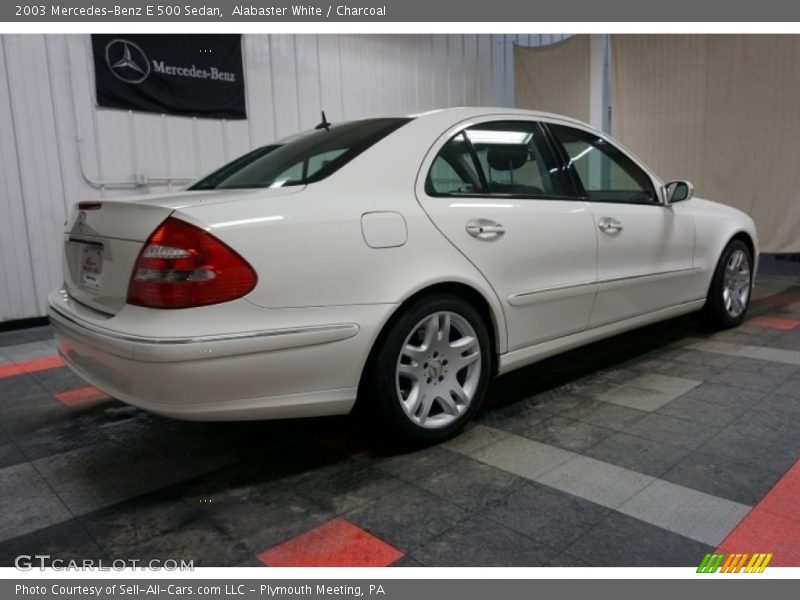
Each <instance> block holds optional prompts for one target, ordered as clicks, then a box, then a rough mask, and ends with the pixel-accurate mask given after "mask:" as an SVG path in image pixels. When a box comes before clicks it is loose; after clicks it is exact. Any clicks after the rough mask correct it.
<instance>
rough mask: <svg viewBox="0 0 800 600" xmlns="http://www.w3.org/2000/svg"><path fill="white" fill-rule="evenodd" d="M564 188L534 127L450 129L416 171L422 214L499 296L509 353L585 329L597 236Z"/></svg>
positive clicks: (522, 123)
mask: <svg viewBox="0 0 800 600" xmlns="http://www.w3.org/2000/svg"><path fill="white" fill-rule="evenodd" d="M569 186H570V184H569V181H568V179H567V177H566V176H565V173H564V171H563V164H561V163H559V162H558V161H557V159H556V158H555V155H554V153H553V152H552V144H551V142H550V141H549V140H548V138H547V134H546V132H545V130H544V129H543V128H542V127H541V126H540V125H539V124H538V123H536V122H535V121H527V120H518V119H517V120H494V121H491V120H488V121H483V122H481V121H478V122H473V123H472V124H470V125H469V126H466V127H464V128H461V129H459V128H454V129H452V130H451V131H449V132H448V133H447V134H446V135H445V136H443V137H442V138H440V140H439V142H437V144H436V145H434V147H433V148H432V150H431V152H430V154H429V156H428V157H427V159H426V161H425V163H423V167H422V172H421V177H420V181H419V182H418V187H417V196H418V199H419V201H420V204H421V205H422V207H423V208H424V210H425V211H426V212H427V214H428V215H429V217H430V218H431V219H432V220H433V222H434V224H435V225H436V226H437V228H438V229H439V230H440V231H441V232H442V233H443V234H444V235H445V236H446V237H447V238H448V239H449V240H450V242H451V243H453V244H454V245H455V246H456V247H457V248H458V249H459V250H460V251H461V252H462V253H463V254H464V256H466V257H467V259H469V260H470V261H471V262H472V263H473V264H474V265H475V266H476V267H477V268H478V269H479V270H480V272H481V273H482V274H483V275H484V277H485V278H486V279H487V280H488V282H489V283H490V285H491V286H492V287H493V289H494V290H495V292H496V293H497V295H498V297H499V298H500V301H501V302H502V304H503V308H504V311H505V316H506V324H507V330H508V344H509V350H515V349H518V348H522V347H525V346H528V345H531V344H535V343H537V342H542V341H545V340H549V339H553V338H556V337H559V336H563V335H567V334H570V333H574V332H577V331H581V330H583V329H585V328H586V327H587V324H588V321H589V315H590V312H591V307H592V303H593V299H594V293H595V287H596V286H595V279H596V270H595V269H596V265H595V261H596V244H597V239H596V238H597V234H596V232H595V227H594V217H593V215H592V212H591V210H590V208H589V204H588V202H586V201H576V200H575V199H574V197H572V198H571V197H570V187H569Z"/></svg>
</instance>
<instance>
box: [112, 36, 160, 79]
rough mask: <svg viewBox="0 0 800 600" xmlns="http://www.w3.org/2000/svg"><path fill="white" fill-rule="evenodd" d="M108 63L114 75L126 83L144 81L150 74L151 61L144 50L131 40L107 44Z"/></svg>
mask: <svg viewBox="0 0 800 600" xmlns="http://www.w3.org/2000/svg"><path fill="white" fill-rule="evenodd" d="M106 64H107V65H108V69H109V70H110V71H111V73H113V75H114V77H116V78H117V79H119V80H121V81H124V82H125V83H142V82H143V81H144V80H145V79H147V76H148V75H150V61H149V60H147V55H146V54H145V53H144V51H143V50H142V49H141V48H140V47H139V46H137V45H136V44H134V43H133V42H131V41H129V40H123V39H115V40H111V41H110V42H108V44H106Z"/></svg>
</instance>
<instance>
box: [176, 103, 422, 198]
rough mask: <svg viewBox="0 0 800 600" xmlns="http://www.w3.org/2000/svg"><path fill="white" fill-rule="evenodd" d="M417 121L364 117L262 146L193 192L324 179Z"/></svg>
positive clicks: (201, 182)
mask: <svg viewBox="0 0 800 600" xmlns="http://www.w3.org/2000/svg"><path fill="white" fill-rule="evenodd" d="M410 120H411V119H364V120H361V121H351V122H349V123H342V124H341V125H334V126H331V128H330V130H325V129H320V130H317V131H313V132H311V133H306V134H304V135H300V136H297V137H294V138H291V139H290V140H289V141H287V142H286V143H284V144H280V143H277V144H272V145H270V146H264V147H262V148H257V149H256V150H253V151H251V152H248V153H247V154H245V155H243V156H240V157H239V158H237V159H236V160H234V161H232V162H230V163H228V164H227V165H225V166H224V167H222V168H220V169H217V170H216V171H214V172H213V173H211V175H208V176H207V177H204V178H203V179H201V180H200V181H198V182H197V183H195V184H194V185H193V186H192V187H190V188H189V189H190V190H214V189H234V188H263V187H285V186H289V185H306V184H308V183H314V182H315V181H320V180H321V179H324V178H325V177H328V176H329V175H331V174H332V173H335V172H336V171H337V170H339V169H340V168H342V167H343V166H344V165H345V164H347V163H348V162H350V161H351V160H353V159H354V158H355V157H356V156H358V155H359V154H361V153H362V152H364V150H366V149H367V148H369V147H370V146H372V145H373V144H375V143H376V142H378V141H379V140H381V139H383V138H384V137H386V136H387V135H389V134H390V133H392V132H393V131H395V130H396V129H398V128H399V127H401V126H402V125H404V124H406V123H408V122H409V121H410Z"/></svg>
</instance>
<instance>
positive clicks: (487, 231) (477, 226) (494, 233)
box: [466, 219, 506, 240]
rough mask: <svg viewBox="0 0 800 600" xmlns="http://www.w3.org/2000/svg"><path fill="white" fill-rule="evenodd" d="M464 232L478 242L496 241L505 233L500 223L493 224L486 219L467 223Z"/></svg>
mask: <svg viewBox="0 0 800 600" xmlns="http://www.w3.org/2000/svg"><path fill="white" fill-rule="evenodd" d="M466 230H467V233H468V234H470V235H471V236H472V237H476V238H478V239H479V240H491V239H496V238H498V237H500V236H501V235H503V234H504V233H505V232H506V230H505V227H503V226H502V225H501V224H500V223H495V222H494V221H490V220H488V219H472V220H471V221H467V226H466Z"/></svg>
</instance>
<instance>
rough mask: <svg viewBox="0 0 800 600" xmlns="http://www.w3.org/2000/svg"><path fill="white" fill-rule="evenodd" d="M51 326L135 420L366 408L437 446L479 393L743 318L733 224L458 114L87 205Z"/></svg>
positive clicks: (559, 142) (309, 142)
mask: <svg viewBox="0 0 800 600" xmlns="http://www.w3.org/2000/svg"><path fill="white" fill-rule="evenodd" d="M64 246H65V252H66V258H65V282H64V286H63V288H62V289H59V290H57V291H55V292H54V293H53V294H51V296H50V311H49V315H50V319H51V322H52V325H53V327H54V329H55V331H56V335H57V336H58V339H59V342H60V353H61V355H62V356H63V358H64V360H65V361H66V363H67V364H68V365H69V366H70V367H72V369H73V370H75V371H76V372H77V373H78V374H79V375H80V376H81V377H83V378H84V379H85V380H86V381H88V382H90V383H91V384H93V385H95V386H96V387H98V388H100V389H101V390H103V391H105V392H107V393H108V394H110V395H112V396H113V397H115V398H118V399H120V400H122V401H123V402H127V403H129V404H132V405H134V406H138V407H141V408H143V409H145V410H148V411H152V412H155V413H159V414H162V415H167V416H171V417H177V418H183V419H203V420H234V419H271V418H284V417H305V416H318V415H333V414H343V413H347V412H349V411H351V410H352V409H353V407H354V405H355V403H356V400H358V401H359V403H363V404H364V405H365V407H366V408H368V409H371V410H372V411H373V414H374V415H375V417H376V419H377V420H379V421H380V422H381V423H382V424H383V425H384V426H386V427H387V428H388V430H389V431H391V432H392V433H394V434H395V435H397V436H400V437H401V438H404V439H406V440H415V441H436V440H441V439H445V438H447V437H449V436H452V435H453V434H455V433H456V432H457V431H458V430H459V429H460V428H461V427H462V426H463V425H464V424H465V423H466V421H468V420H469V419H470V418H471V417H472V416H473V415H474V413H475V411H476V410H477V409H478V407H479V404H480V400H481V397H482V396H483V394H484V391H485V390H486V387H487V385H488V383H489V379H490V378H491V377H492V376H493V375H496V374H502V373H507V372H509V371H511V370H513V369H517V368H519V367H522V366H525V365H529V364H531V363H533V362H535V361H537V360H540V359H542V358H544V357H547V356H551V355H553V354H556V353H558V352H561V351H564V350H567V349H570V348H574V347H576V346H580V345H582V344H586V343H589V342H593V341H596V340H599V339H601V338H604V337H608V336H611V335H614V334H618V333H620V332H622V331H625V330H629V329H632V328H635V327H639V326H642V325H646V324H649V323H653V322H656V321H660V320H663V319H669V318H671V317H675V316H677V315H682V314H685V313H690V312H692V311H698V310H701V309H702V310H703V311H704V312H705V314H706V316H707V318H708V319H709V320H710V321H711V322H713V323H714V324H715V325H717V326H720V327H731V326H735V325H738V324H739V323H741V322H742V319H743V317H744V314H745V311H746V310H747V307H748V304H749V300H750V292H751V287H752V282H753V276H754V272H755V266H756V263H757V258H758V242H757V238H756V230H755V227H754V225H753V221H752V220H751V219H750V218H749V217H748V216H747V215H745V214H743V213H742V212H740V211H738V210H735V209H733V208H730V207H728V206H725V205H722V204H716V203H714V202H710V201H708V200H701V199H699V198H694V197H693V189H692V186H691V184H689V183H688V182H685V181H677V182H672V183H669V184H666V185H665V184H664V183H663V182H662V180H661V179H659V177H658V176H657V175H656V174H655V173H653V172H652V171H651V170H650V169H649V168H648V167H647V166H646V165H644V164H643V163H642V162H641V161H639V160H638V159H637V158H636V157H635V156H633V155H632V154H631V153H630V152H628V151H627V150H625V149H624V148H622V147H621V146H620V145H619V144H618V143H616V142H615V141H613V140H612V139H611V138H609V137H608V136H606V135H605V134H603V133H601V132H599V131H595V130H594V129H592V128H590V127H588V126H587V125H585V124H583V123H580V122H578V121H575V120H572V119H569V118H566V117H560V116H557V115H552V114H544V113H537V112H530V111H522V110H512V109H485V108H484V109H479V108H455V109H448V110H441V111H434V112H429V113H425V114H421V115H414V116H410V117H402V118H378V119H364V120H359V121H351V122H347V123H341V124H336V125H331V124H329V123H327V122H325V121H324V119H323V123H322V124H321V126H320V127H318V128H317V129H316V130H314V131H311V132H307V133H304V134H301V135H299V136H296V137H294V138H290V139H288V140H284V141H282V142H277V143H275V144H273V145H270V146H266V147H263V148H259V149H256V150H254V151H252V152H250V153H248V154H246V155H244V156H242V157H240V158H238V159H237V160H234V161H233V162H231V163H230V164H228V165H225V166H224V167H222V168H220V169H219V170H217V171H215V172H214V173H212V174H211V175H209V176H207V177H206V178H204V179H201V180H200V181H198V182H197V183H196V184H195V185H193V186H192V187H190V188H189V189H187V190H184V191H180V192H177V193H171V194H167V195H157V196H147V197H141V196H140V197H136V198H128V199H114V200H103V201H96V202H83V203H80V204H79V205H78V206H77V207H76V211H75V213H74V215H72V216H71V218H70V221H69V222H68V230H67V231H66V233H65V238H64Z"/></svg>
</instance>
